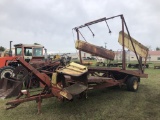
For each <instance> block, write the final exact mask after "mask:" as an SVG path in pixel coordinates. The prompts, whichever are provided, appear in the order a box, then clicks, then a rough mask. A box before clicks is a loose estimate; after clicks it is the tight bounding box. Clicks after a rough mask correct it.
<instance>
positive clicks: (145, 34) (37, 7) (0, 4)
mask: <svg viewBox="0 0 160 120" xmlns="http://www.w3.org/2000/svg"><path fill="white" fill-rule="evenodd" d="M118 14H123V15H124V17H125V20H126V22H127V25H128V28H129V30H130V33H131V36H132V37H133V38H135V39H137V40H138V41H139V42H141V43H142V44H144V45H146V46H151V48H152V49H155V48H156V47H160V21H159V20H160V1H159V0H121V1H120V0H0V46H4V47H6V48H8V47H9V41H13V44H18V43H25V44H32V43H40V44H42V45H44V46H45V48H47V49H48V51H52V52H61V53H62V52H75V51H76V50H75V47H74V41H75V40H76V33H75V32H74V31H73V33H74V34H72V28H74V27H76V26H79V25H82V24H84V23H87V22H89V21H92V20H96V19H99V18H102V17H111V16H114V15H118ZM108 24H109V27H110V29H111V31H112V34H111V35H110V34H109V33H108V29H107V26H106V24H105V23H104V22H102V23H99V24H96V25H92V26H90V28H91V29H92V31H93V32H94V34H95V37H94V38H93V36H92V34H91V32H90V31H89V30H88V29H87V28H85V29H82V30H81V32H82V34H83V35H84V36H85V38H86V40H87V41H88V42H90V43H93V44H96V45H99V46H104V45H105V44H104V43H107V44H106V45H107V48H108V49H113V50H118V49H121V46H120V45H119V43H118V32H119V31H120V30H121V20H120V18H116V19H113V20H110V21H108Z"/></svg>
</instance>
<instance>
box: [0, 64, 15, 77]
mask: <svg viewBox="0 0 160 120" xmlns="http://www.w3.org/2000/svg"><path fill="white" fill-rule="evenodd" d="M6 70H8V71H9V72H8V73H9V75H7V78H9V77H11V76H10V75H11V73H13V71H14V68H13V67H11V66H5V67H2V68H1V69H0V80H1V79H3V78H4V76H5V75H3V72H4V71H6ZM5 74H6V73H5Z"/></svg>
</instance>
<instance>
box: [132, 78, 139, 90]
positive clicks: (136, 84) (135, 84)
mask: <svg viewBox="0 0 160 120" xmlns="http://www.w3.org/2000/svg"><path fill="white" fill-rule="evenodd" d="M133 88H134V90H136V89H137V88H138V82H137V81H136V80H135V81H134V83H133Z"/></svg>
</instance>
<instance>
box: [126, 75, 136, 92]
mask: <svg viewBox="0 0 160 120" xmlns="http://www.w3.org/2000/svg"><path fill="white" fill-rule="evenodd" d="M138 87H139V82H138V78H137V77H135V76H132V77H130V78H129V79H128V80H127V90H128V91H133V92H136V91H137V90H138Z"/></svg>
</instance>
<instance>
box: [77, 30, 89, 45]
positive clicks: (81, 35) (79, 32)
mask: <svg viewBox="0 0 160 120" xmlns="http://www.w3.org/2000/svg"><path fill="white" fill-rule="evenodd" d="M78 31H79V30H78ZM79 33H80V35H81V36H82V37H83V39H84V40H85V41H86V42H87V40H86V39H85V37H84V36H83V35H82V33H81V32H80V31H79Z"/></svg>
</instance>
